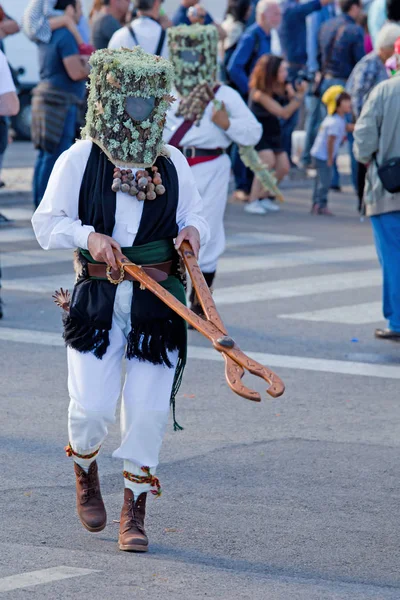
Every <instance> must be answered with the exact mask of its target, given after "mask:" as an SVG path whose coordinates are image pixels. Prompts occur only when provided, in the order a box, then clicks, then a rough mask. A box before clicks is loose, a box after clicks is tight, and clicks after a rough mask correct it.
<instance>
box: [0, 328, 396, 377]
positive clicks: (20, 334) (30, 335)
mask: <svg viewBox="0 0 400 600" xmlns="http://www.w3.org/2000/svg"><path fill="white" fill-rule="evenodd" d="M1 341H7V342H15V343H21V344H37V345H42V346H53V347H55V346H64V341H63V339H62V338H61V334H60V333H51V332H48V331H32V330H29V329H12V328H7V327H0V342H1ZM244 352H245V353H246V354H248V355H249V356H251V357H252V358H253V359H254V360H256V361H258V362H259V363H261V364H264V365H268V366H269V367H281V368H287V369H299V370H300V371H321V372H325V373H339V374H343V375H360V376H367V377H378V378H381V379H400V365H399V366H392V365H385V364H377V363H375V364H371V363H363V362H354V361H345V360H332V359H324V358H310V357H305V356H290V355H285V354H266V353H264V352H253V351H251V350H245V351H244ZM188 355H189V358H192V359H195V360H210V361H219V360H222V357H221V355H220V354H219V352H217V351H216V350H213V349H212V348H205V347H202V346H189V349H188Z"/></svg>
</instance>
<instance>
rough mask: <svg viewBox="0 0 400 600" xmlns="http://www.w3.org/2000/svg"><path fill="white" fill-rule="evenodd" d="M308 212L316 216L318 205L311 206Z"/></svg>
mask: <svg viewBox="0 0 400 600" xmlns="http://www.w3.org/2000/svg"><path fill="white" fill-rule="evenodd" d="M310 212H311V214H312V215H318V213H319V206H318V204H313V205H312V208H311V210H310Z"/></svg>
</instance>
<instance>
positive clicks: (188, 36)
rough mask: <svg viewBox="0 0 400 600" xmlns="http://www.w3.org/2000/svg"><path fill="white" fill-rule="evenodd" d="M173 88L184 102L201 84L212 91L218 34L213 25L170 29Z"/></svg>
mask: <svg viewBox="0 0 400 600" xmlns="http://www.w3.org/2000/svg"><path fill="white" fill-rule="evenodd" d="M168 48H169V57H170V61H171V62H172V64H173V66H174V70H175V78H174V85H175V88H176V90H177V91H178V93H179V95H180V96H181V97H182V98H185V97H186V96H188V95H189V94H190V92H191V91H192V90H193V88H195V87H196V86H197V85H198V84H199V83H208V84H209V85H210V86H211V87H213V86H214V85H215V83H216V81H217V72H218V31H217V28H216V27H215V26H214V25H180V26H179V27H171V28H170V29H168Z"/></svg>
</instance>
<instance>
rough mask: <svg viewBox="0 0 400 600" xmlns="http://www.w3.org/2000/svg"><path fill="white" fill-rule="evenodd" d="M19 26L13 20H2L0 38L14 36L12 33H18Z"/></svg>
mask: <svg viewBox="0 0 400 600" xmlns="http://www.w3.org/2000/svg"><path fill="white" fill-rule="evenodd" d="M18 31H19V25H18V23H17V21H14V19H7V18H6V19H4V20H3V21H0V38H1V39H3V38H5V37H7V36H8V35H14V33H18Z"/></svg>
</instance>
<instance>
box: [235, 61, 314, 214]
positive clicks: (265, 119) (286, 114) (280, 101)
mask: <svg viewBox="0 0 400 600" xmlns="http://www.w3.org/2000/svg"><path fill="white" fill-rule="evenodd" d="M287 77H288V70H287V66H286V63H285V62H284V60H283V58H281V57H280V56H273V55H271V54H264V55H263V56H262V57H261V58H260V59H259V60H258V61H257V63H256V65H255V67H254V70H253V72H252V74H251V77H250V85H249V87H250V99H249V105H250V108H251V110H252V112H253V113H254V115H255V117H256V118H257V119H258V121H259V122H260V123H261V124H262V126H263V135H262V138H261V140H260V141H259V143H258V144H257V146H256V150H257V151H258V153H259V156H260V158H261V160H262V161H263V162H264V163H265V164H266V165H267V166H268V168H269V169H272V170H274V171H275V176H276V178H277V180H278V182H279V181H281V180H282V179H283V177H285V175H287V174H288V173H289V169H290V163H289V158H288V155H287V153H286V152H285V151H284V149H283V144H282V139H281V137H282V132H281V121H282V120H286V119H289V118H290V117H291V116H292V114H293V113H294V112H295V111H296V110H298V108H299V106H300V104H301V103H302V102H303V98H304V94H305V92H306V88H307V84H306V83H305V82H304V83H301V84H300V85H299V86H297V88H296V91H295V90H294V89H293V86H292V85H290V84H288V83H287ZM266 195H267V193H266V192H265V190H264V189H263V187H262V186H261V184H260V183H259V181H258V179H257V178H256V177H255V178H254V180H253V186H252V188H251V193H250V199H249V203H248V204H246V205H245V210H246V212H250V213H253V214H265V213H266V212H267V211H277V210H279V207H278V205H277V204H276V203H275V202H274V201H273V199H272V198H271V197H266Z"/></svg>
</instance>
